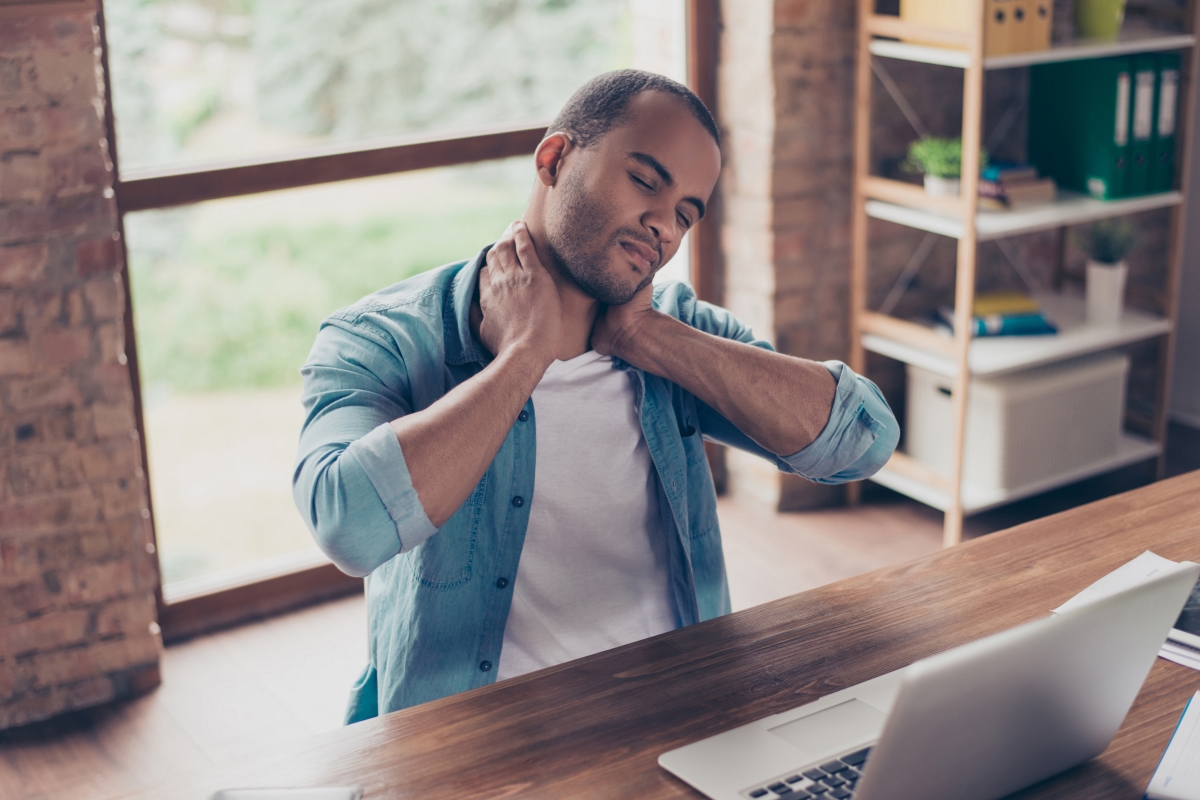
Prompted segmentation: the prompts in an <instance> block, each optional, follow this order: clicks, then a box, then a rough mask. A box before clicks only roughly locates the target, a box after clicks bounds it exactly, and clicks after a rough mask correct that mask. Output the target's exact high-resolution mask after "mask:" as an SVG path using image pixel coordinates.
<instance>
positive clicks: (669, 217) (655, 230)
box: [642, 207, 683, 247]
mask: <svg viewBox="0 0 1200 800" xmlns="http://www.w3.org/2000/svg"><path fill="white" fill-rule="evenodd" d="M642 225H643V226H644V227H645V228H646V230H648V231H650V233H651V234H652V235H653V236H654V238H655V240H656V243H657V245H658V246H659V247H667V246H669V245H670V244H671V243H672V242H675V241H678V240H679V238H680V237H681V236H682V235H683V234H682V232H681V231H680V230H679V225H678V222H677V221H676V219H675V209H674V207H671V208H665V209H663V208H655V209H652V210H650V211H648V212H647V213H646V215H645V216H644V217H643V218H642Z"/></svg>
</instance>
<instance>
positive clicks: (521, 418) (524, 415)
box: [517, 411, 529, 422]
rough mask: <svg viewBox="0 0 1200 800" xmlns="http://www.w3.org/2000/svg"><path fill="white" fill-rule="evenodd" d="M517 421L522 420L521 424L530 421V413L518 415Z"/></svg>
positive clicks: (524, 412)
mask: <svg viewBox="0 0 1200 800" xmlns="http://www.w3.org/2000/svg"><path fill="white" fill-rule="evenodd" d="M517 419H519V420H521V422H525V421H526V420H528V419H529V412H528V411H522V412H521V413H520V414H517Z"/></svg>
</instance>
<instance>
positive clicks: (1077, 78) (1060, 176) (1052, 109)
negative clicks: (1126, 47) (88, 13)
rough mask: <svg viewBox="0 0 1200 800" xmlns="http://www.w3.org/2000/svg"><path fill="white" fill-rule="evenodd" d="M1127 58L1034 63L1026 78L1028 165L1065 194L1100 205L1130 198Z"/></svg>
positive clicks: (1130, 93)
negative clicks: (1083, 196) (1066, 191)
mask: <svg viewBox="0 0 1200 800" xmlns="http://www.w3.org/2000/svg"><path fill="white" fill-rule="evenodd" d="M1132 99H1133V98H1132V87H1131V63H1130V59H1129V58H1128V57H1117V58H1097V59H1086V60H1081V61H1066V62H1061V63H1055V64H1036V65H1034V66H1033V67H1031V68H1030V78H1029V128H1028V134H1029V149H1028V154H1029V160H1030V162H1032V163H1033V164H1034V165H1035V166H1037V168H1038V170H1039V171H1040V172H1041V174H1042V175H1046V176H1049V177H1051V178H1054V180H1055V181H1056V182H1057V184H1058V185H1059V186H1060V187H1062V188H1064V189H1071V190H1074V191H1077V192H1085V193H1087V194H1090V195H1091V196H1092V197H1095V198H1097V199H1100V200H1113V199H1116V198H1120V197H1125V196H1127V195H1128V193H1129V185H1128V177H1129V155H1130V152H1129V151H1130V131H1129V124H1130V117H1131V114H1130V105H1131V103H1132Z"/></svg>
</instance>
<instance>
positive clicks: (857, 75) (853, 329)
mask: <svg viewBox="0 0 1200 800" xmlns="http://www.w3.org/2000/svg"><path fill="white" fill-rule="evenodd" d="M874 13H875V0H858V43H857V44H858V47H857V52H856V54H855V71H854V202H853V205H852V208H853V211H852V212H851V213H852V216H851V220H850V369H852V370H854V371H855V372H857V373H858V374H859V375H866V373H867V354H866V351H865V350H864V349H863V344H862V316H863V312H865V311H866V309H867V251H868V239H867V197H866V194H865V192H864V188H865V187H866V185H867V177H868V176H869V175H870V172H871V49H870V48H871V31H870V28H869V26H868V25H867V20H868V19H870V17H871V15H872V14H874ZM861 492H862V486H861V484H860V483H852V484H851V485H850V487H849V490H848V493H847V500H848V501H849V502H850V503H851V504H854V503H857V502H858V500H859V497H860V495H861Z"/></svg>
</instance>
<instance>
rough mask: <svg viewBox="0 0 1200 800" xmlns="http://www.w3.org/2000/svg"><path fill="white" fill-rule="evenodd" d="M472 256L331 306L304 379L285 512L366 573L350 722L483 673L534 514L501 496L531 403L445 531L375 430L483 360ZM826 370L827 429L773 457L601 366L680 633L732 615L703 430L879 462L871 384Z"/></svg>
mask: <svg viewBox="0 0 1200 800" xmlns="http://www.w3.org/2000/svg"><path fill="white" fill-rule="evenodd" d="M485 253H486V250H485V251H484V252H482V253H480V254H479V255H477V256H476V257H475V258H474V259H472V260H470V261H465V262H460V263H456V264H450V265H447V266H445V267H440V268H438V269H435V270H432V271H430V272H427V273H424V274H422V275H418V276H416V277H414V278H411V279H409V280H406V281H403V282H401V283H398V284H396V285H395V286H392V287H390V288H388V289H384V290H383V291H380V292H378V293H376V294H373V295H370V296H368V297H366V298H364V299H363V300H361V301H359V302H358V303H356V304H355V305H353V306H350V307H349V308H345V309H342V310H341V311H338V312H336V313H334V314H333V315H331V316H330V317H329V318H328V319H327V320H325V322H324V323H323V324H322V325H321V329H320V331H319V333H318V334H317V340H316V343H315V344H314V345H313V349H312V353H311V354H310V355H309V358H308V363H307V364H306V365H305V367H304V369H303V370H302V373H303V376H304V395H303V403H304V408H305V412H306V417H305V422H304V428H303V431H302V433H301V435H300V448H299V454H298V456H297V462H296V469H295V471H294V473H293V478H292V480H293V494H294V496H295V500H296V505H297V507H298V508H299V509H300V513H301V514H302V515H303V516H304V519H305V521H306V522H307V523H308V526H309V528H310V529H311V530H312V533H313V536H314V537H315V538H316V540H317V543H318V544H319V545H320V547H321V549H322V550H323V551H324V552H325V553H326V554H327V555H328V556H329V557H330V558H331V559H332V560H333V562H334V563H335V564H337V565H338V566H339V567H340V568H341V569H343V570H344V571H346V572H347V573H349V574H351V575H370V579H369V581H368V584H367V606H368V623H369V638H370V652H371V658H370V663H369V664H368V666H367V668H366V671H365V672H364V674H363V676H362V678H360V680H359V682H358V683H357V684H356V685H355V687H354V690H353V692H352V695H351V704H350V709H349V712H348V715H347V721H348V722H352V721H356V720H359V719H365V718H368V717H372V716H376V715H377V714H379V713H386V712H389V711H395V710H397V709H401V708H405V707H407V706H412V705H415V704H417V703H423V702H425V701H427V700H434V699H436V698H439V697H444V696H446V695H450V694H454V693H456V692H461V691H465V690H467V689H472V688H475V687H478V686H484V685H486V684H488V683H491V682H492V681H493V680H495V675H496V671H495V666H496V665H497V664H498V663H499V661H500V646H501V643H502V641H503V638H504V626H505V622H506V621H507V618H508V609H509V602H510V600H511V598H512V590H513V581H514V579H515V577H516V574H517V564H518V562H519V561H520V558H521V547H522V545H523V543H524V540H525V528H526V524H527V523H528V520H529V507H530V503H528V502H521V501H516V502H514V500H515V499H516V498H522V499H523V500H528V499H530V498H532V497H533V480H534V458H535V454H536V452H537V449H536V442H535V431H536V425H535V421H536V414H537V409H536V408H534V406H533V403H532V401H527V402H526V404H525V409H524V410H525V412H526V413H525V414H522V415H521V417H520V419H519V420H518V421H517V422H516V423H515V424H514V425H513V427H512V429H511V430H510V431H509V433H508V437H507V438H506V439H505V441H504V444H503V445H502V446H501V447H500V451H499V452H498V453H496V456H495V458H494V459H493V460H492V463H491V466H490V467H489V468H488V470H487V472H486V473H485V474H484V476H483V478H482V479H481V480H480V481H479V484H478V485H477V486H476V487H475V490H474V491H473V492H472V493H471V495H470V497H469V498H468V499H467V500H466V502H464V503H463V504H462V506H461V507H460V508H459V509H458V511H457V512H456V513H455V514H454V515H453V516H452V517H451V518H450V519H449V520H447V521H446V523H445V524H444V525H442V526H441V528H435V527H434V525H433V524H432V523H431V522H430V520H429V518H428V517H427V516H426V514H425V511H424V509H423V508H422V506H421V503H420V501H419V500H418V499H417V493H416V491H415V490H414V488H413V483H412V478H411V477H410V475H409V472H408V467H407V466H406V464H405V460H404V453H403V452H402V451H401V449H400V445H399V443H398V441H397V439H396V435H395V433H394V432H393V431H392V429H391V427H390V426H389V425H388V423H389V422H390V421H392V420H394V419H396V418H398V417H401V416H403V415H405V414H411V413H413V412H414V411H420V410H421V409H424V408H427V407H429V406H430V405H432V404H433V403H434V402H436V401H437V400H438V399H439V398H440V397H442V396H443V395H445V394H446V393H447V392H448V391H450V390H451V389H452V388H454V387H455V386H457V385H458V384H460V383H462V382H463V381H465V380H468V379H469V378H471V376H473V375H475V374H476V373H478V372H479V371H480V370H481V369H483V367H484V366H485V365H486V364H487V363H488V362H489V361H490V360H491V356H490V355H489V354H488V352H487V351H486V350H485V349H484V348H483V346H482V345H481V344H480V343H479V341H478V340H477V339H476V337H475V336H474V335H473V334H472V332H471V328H470V324H469V313H470V308H471V301H472V298H473V296H474V292H475V284H476V280H477V277H478V274H479V269H480V267H481V266H482V264H483V263H484V255H485ZM654 306H655V308H657V309H658V310H659V311H661V312H663V313H665V314H670V315H671V316H673V317H676V318H677V319H680V320H682V321H684V322H686V323H687V324H689V325H691V326H693V327H695V328H697V329H699V330H702V331H705V332H706V333H710V334H713V335H715V336H722V337H725V338H728V339H736V340H738V341H741V342H747V343H749V344H752V345H755V346H758V347H763V348H769V347H770V345H769V344H767V343H766V342H764V341H761V340H758V339H755V338H754V335H753V333H751V331H750V330H749V329H748V328H747V327H746V326H745V325H743V324H742V323H741V322H739V321H738V320H737V319H735V318H734V317H733V315H732V314H730V313H729V312H728V311H725V310H724V309H722V308H719V307H717V306H713V305H710V304H708V303H704V302H701V301H698V300H697V299H696V298H695V296H694V294H693V293H692V291H691V289H690V288H688V287H687V286H686V285H684V284H680V283H668V284H665V285H662V286H658V287H656V289H655V291H654ZM826 367H827V368H828V369H829V371H830V373H832V374H833V376H834V378H835V379H836V380H837V392H836V396H835V399H834V402H833V409H832V412H831V414H830V417H829V421H828V423H827V424H826V426H825V429H824V430H823V431H822V432H821V434H820V436H819V437H818V438H817V439H816V441H814V442H813V443H812V444H810V445H809V446H808V447H806V448H804V449H803V450H801V451H800V452H798V453H792V454H788V455H779V454H775V453H769V452H767V451H766V450H764V449H763V448H762V447H760V446H759V445H758V444H756V443H755V442H754V441H752V440H751V439H750V438H749V437H747V436H746V435H745V434H743V433H742V432H741V431H740V430H738V429H737V428H736V427H735V426H734V425H733V424H732V423H730V422H729V420H727V419H725V418H724V417H723V416H721V415H720V414H719V413H717V412H716V411H715V410H714V409H712V408H711V407H709V406H708V405H706V404H705V403H703V402H701V401H700V400H698V399H697V398H696V397H694V396H693V395H691V394H690V393H688V392H687V391H686V390H684V389H683V388H681V387H680V386H678V385H677V384H674V383H671V382H670V381H667V380H665V379H663V378H660V377H657V376H655V375H651V374H649V373H644V372H642V371H640V370H637V369H635V368H633V367H631V366H630V365H628V364H625V363H623V362H621V361H620V360H617V359H614V368H617V369H625V370H629V371H630V372H632V374H633V375H634V376H635V377H636V382H635V394H636V399H637V403H638V407H639V411H640V416H641V422H642V430H643V432H644V434H645V437H646V444H647V446H648V448H649V450H650V456H651V459H652V461H653V463H654V467H655V471H656V473H657V477H658V481H657V486H658V493H659V507H660V508H661V509H662V516H663V530H664V531H666V534H667V550H668V554H669V560H670V580H671V589H672V591H673V593H674V597H675V605H676V608H677V609H678V610H679V614H680V617H681V619H680V623H681V624H683V625H690V624H692V623H695V622H699V621H701V620H706V619H711V618H713V617H716V616H719V615H721V614H726V613H728V612H729V610H730V606H729V588H728V585H727V583H726V579H725V563H724V558H723V555H722V551H721V534H720V531H719V530H718V527H717V509H716V501H717V498H716V494H715V492H714V489H713V482H712V476H711V474H710V473H709V468H708V461H707V460H706V458H705V455H704V447H703V443H702V440H701V439H702V437H703V438H704V439H711V440H713V441H716V442H721V443H722V444H726V445H731V446H733V447H739V448H741V449H743V450H748V451H750V452H752V453H756V454H758V455H760V456H762V457H763V458H766V459H768V460H770V461H772V462H774V463H775V464H776V465H777V466H778V467H779V469H781V470H784V471H787V472H795V473H798V474H800V475H803V476H804V477H806V478H808V479H810V480H813V481H819V482H821V483H839V482H842V481H850V480H857V479H860V478H865V477H868V476H870V475H872V474H874V473H875V471H876V470H878V469H879V468H880V467H881V466H883V464H884V463H885V462H886V461H887V460H888V458H889V457H890V456H891V454H892V450H893V449H894V448H895V446H896V442H897V439H898V438H899V429H898V427H897V425H896V420H895V418H894V417H893V416H892V413H891V411H890V409H889V408H888V406H887V403H886V402H885V401H884V399H883V396H882V395H881V394H880V393H879V390H878V389H877V388H876V387H875V385H874V384H872V383H871V382H870V381H868V380H866V379H864V378H861V377H859V376H857V375H855V374H854V373H853V372H851V370H850V369H849V368H848V367H846V366H845V365H844V364H841V363H840V362H836V361H830V362H826ZM581 490H584V489H583V487H581Z"/></svg>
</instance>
